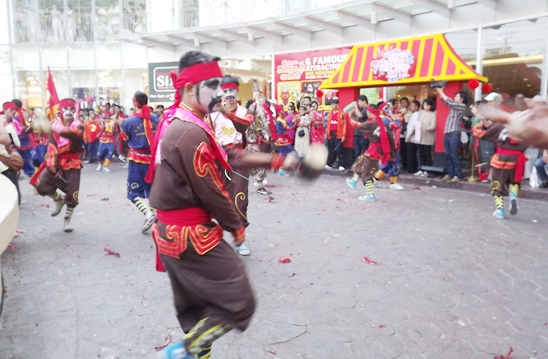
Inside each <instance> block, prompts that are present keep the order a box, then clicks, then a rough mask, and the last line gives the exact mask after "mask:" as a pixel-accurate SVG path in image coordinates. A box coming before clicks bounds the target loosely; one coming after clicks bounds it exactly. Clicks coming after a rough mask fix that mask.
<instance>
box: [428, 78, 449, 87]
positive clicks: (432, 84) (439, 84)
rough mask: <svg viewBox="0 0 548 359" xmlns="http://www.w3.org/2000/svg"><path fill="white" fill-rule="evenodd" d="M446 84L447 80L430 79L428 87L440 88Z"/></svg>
mask: <svg viewBox="0 0 548 359" xmlns="http://www.w3.org/2000/svg"><path fill="white" fill-rule="evenodd" d="M445 85H447V81H434V80H432V81H430V88H433V89H442V88H444V87H445Z"/></svg>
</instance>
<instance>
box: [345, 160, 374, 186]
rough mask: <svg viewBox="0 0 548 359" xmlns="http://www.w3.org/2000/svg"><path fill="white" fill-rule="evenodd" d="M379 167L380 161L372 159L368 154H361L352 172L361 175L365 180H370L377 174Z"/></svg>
mask: <svg viewBox="0 0 548 359" xmlns="http://www.w3.org/2000/svg"><path fill="white" fill-rule="evenodd" d="M378 169H379V161H378V160H372V159H371V158H369V157H368V156H365V155H361V156H359V157H358V158H357V159H356V161H355V162H354V164H353V165H352V172H354V173H357V174H358V175H360V178H361V179H362V181H363V184H365V182H367V181H370V180H372V179H373V176H375V173H376V172H377V170H378Z"/></svg>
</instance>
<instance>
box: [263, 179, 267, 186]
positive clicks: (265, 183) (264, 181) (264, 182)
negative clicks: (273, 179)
mask: <svg viewBox="0 0 548 359" xmlns="http://www.w3.org/2000/svg"><path fill="white" fill-rule="evenodd" d="M267 184H268V181H267V180H266V178H265V179H264V180H263V186H266V185H267Z"/></svg>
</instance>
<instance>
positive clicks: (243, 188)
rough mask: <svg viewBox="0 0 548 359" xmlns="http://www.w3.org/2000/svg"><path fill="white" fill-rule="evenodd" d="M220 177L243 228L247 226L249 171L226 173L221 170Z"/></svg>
mask: <svg viewBox="0 0 548 359" xmlns="http://www.w3.org/2000/svg"><path fill="white" fill-rule="evenodd" d="M221 176H222V177H223V180H224V182H225V189H226V191H227V192H228V193H229V194H230V198H231V199H232V201H233V202H234V205H235V206H236V209H237V210H238V213H240V216H241V217H242V219H243V221H244V223H245V226H246V227H247V226H248V225H249V222H248V221H247V206H248V204H249V199H248V195H249V193H248V192H249V170H247V169H234V171H226V170H225V169H224V168H223V169H221Z"/></svg>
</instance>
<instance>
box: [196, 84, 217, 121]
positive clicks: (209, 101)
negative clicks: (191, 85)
mask: <svg viewBox="0 0 548 359" xmlns="http://www.w3.org/2000/svg"><path fill="white" fill-rule="evenodd" d="M222 80H223V79H222V78H221V77H214V78H211V79H207V80H204V81H202V82H200V83H199V84H197V85H196V97H195V99H196V104H195V105H196V107H197V109H198V110H199V111H201V112H203V113H211V112H215V111H217V110H219V107H220V106H221V104H222V101H223V94H224V92H223V89H222V88H221V83H222Z"/></svg>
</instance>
